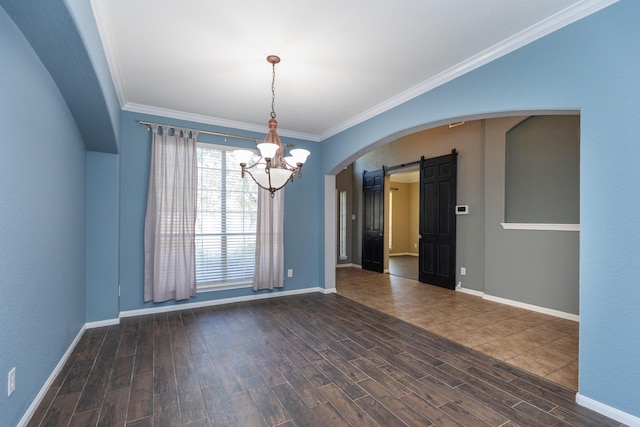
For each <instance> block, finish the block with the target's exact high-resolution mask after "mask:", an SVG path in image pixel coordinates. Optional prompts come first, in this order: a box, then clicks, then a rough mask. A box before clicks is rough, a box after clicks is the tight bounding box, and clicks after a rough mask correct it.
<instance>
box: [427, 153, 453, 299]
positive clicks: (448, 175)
mask: <svg viewBox="0 0 640 427" xmlns="http://www.w3.org/2000/svg"><path fill="white" fill-rule="evenodd" d="M457 156H458V153H457V152H456V150H455V149H454V150H453V151H452V152H451V154H448V155H446V156H440V157H434V158H432V159H425V158H424V157H422V159H421V162H420V240H419V242H420V243H419V245H418V246H419V260H420V261H419V262H420V271H419V274H418V277H419V280H420V281H421V282H423V283H429V284H431V285H437V286H441V287H443V288H448V289H455V269H456V214H455V205H456V174H457V173H456V171H457V167H456V163H457V162H456V160H457Z"/></svg>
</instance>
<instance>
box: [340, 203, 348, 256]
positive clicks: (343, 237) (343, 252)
mask: <svg viewBox="0 0 640 427" xmlns="http://www.w3.org/2000/svg"><path fill="white" fill-rule="evenodd" d="M340 259H341V260H345V259H347V192H346V191H341V192H340Z"/></svg>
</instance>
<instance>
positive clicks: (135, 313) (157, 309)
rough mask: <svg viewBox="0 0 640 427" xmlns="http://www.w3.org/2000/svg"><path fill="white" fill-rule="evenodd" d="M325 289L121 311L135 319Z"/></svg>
mask: <svg viewBox="0 0 640 427" xmlns="http://www.w3.org/2000/svg"><path fill="white" fill-rule="evenodd" d="M324 291H325V289H324V288H321V287H319V286H317V287H314V288H305V289H295V290H291V291H273V292H269V293H261V294H256V295H245V296H241V297H232V298H222V299H215V300H209V301H200V302H190V303H186V304H174V305H166V306H162V307H149V308H141V309H138V310H128V311H121V312H120V318H123V317H133V316H144V315H147V314H157V313H169V312H172V311H180V310H189V309H192V308H201V307H211V306H215V305H223V304H232V303H234V302H244V301H257V300H261V299H268V298H277V297H285V296H289V295H301V294H309V293H312V292H321V293H324Z"/></svg>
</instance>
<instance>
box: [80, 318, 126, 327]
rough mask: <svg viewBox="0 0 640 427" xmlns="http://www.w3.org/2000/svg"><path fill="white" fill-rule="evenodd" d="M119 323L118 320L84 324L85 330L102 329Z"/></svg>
mask: <svg viewBox="0 0 640 427" xmlns="http://www.w3.org/2000/svg"><path fill="white" fill-rule="evenodd" d="M119 323H120V319H119V318H118V319H107V320H99V321H97V322H87V323H85V324H84V327H85V329H95V328H102V327H103V326H112V325H117V324H119Z"/></svg>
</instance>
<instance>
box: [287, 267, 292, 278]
mask: <svg viewBox="0 0 640 427" xmlns="http://www.w3.org/2000/svg"><path fill="white" fill-rule="evenodd" d="M287 277H293V268H290V269H288V270H287Z"/></svg>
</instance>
